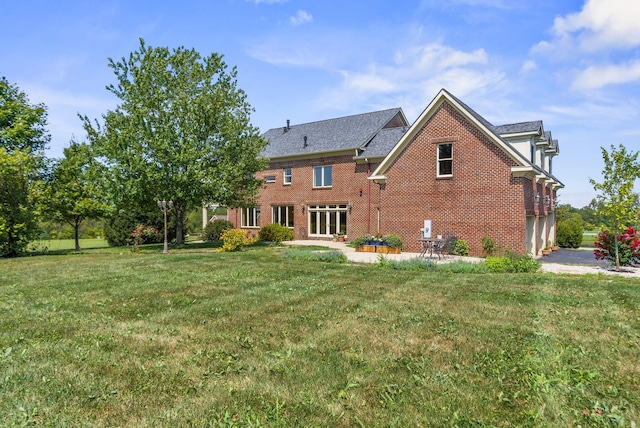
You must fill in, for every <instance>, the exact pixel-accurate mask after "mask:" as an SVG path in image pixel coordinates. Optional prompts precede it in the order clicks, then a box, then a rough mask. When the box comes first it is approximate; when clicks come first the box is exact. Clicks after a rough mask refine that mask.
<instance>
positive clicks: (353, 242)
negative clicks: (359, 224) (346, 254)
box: [351, 235, 367, 247]
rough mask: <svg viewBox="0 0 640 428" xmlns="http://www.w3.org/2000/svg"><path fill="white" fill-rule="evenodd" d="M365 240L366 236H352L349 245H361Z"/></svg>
mask: <svg viewBox="0 0 640 428" xmlns="http://www.w3.org/2000/svg"><path fill="white" fill-rule="evenodd" d="M365 242H367V238H366V236H364V235H362V236H358V237H357V238H354V239H352V240H351V245H352V246H353V247H361V246H363V245H364V243H365Z"/></svg>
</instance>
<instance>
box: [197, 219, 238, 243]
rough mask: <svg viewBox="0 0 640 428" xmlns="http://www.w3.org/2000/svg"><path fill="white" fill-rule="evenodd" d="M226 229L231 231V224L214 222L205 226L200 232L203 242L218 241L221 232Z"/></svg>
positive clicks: (228, 222)
mask: <svg viewBox="0 0 640 428" xmlns="http://www.w3.org/2000/svg"><path fill="white" fill-rule="evenodd" d="M228 229H233V223H231V222H230V221H228V220H214V221H212V222H210V223H208V224H207V226H206V227H205V228H204V229H203V230H202V240H203V241H207V242H210V241H219V240H220V236H221V235H222V232H224V231H225V230H228Z"/></svg>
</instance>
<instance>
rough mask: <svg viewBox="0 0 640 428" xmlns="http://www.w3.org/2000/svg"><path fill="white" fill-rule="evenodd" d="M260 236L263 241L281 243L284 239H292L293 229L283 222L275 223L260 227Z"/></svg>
mask: <svg viewBox="0 0 640 428" xmlns="http://www.w3.org/2000/svg"><path fill="white" fill-rule="evenodd" d="M258 237H259V238H260V240H261V241H269V242H276V243H278V244H279V243H280V242H282V241H292V240H293V231H292V230H291V229H289V228H287V227H285V226H283V225H281V224H278V223H273V224H268V225H266V226H264V227H263V228H262V229H260V232H258Z"/></svg>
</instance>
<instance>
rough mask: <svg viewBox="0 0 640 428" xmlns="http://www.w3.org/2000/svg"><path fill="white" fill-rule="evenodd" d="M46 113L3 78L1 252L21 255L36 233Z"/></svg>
mask: <svg viewBox="0 0 640 428" xmlns="http://www.w3.org/2000/svg"><path fill="white" fill-rule="evenodd" d="M46 124H47V110H46V108H45V107H44V105H43V104H36V105H32V104H30V102H29V99H28V97H27V95H26V94H25V93H24V92H22V91H20V89H18V87H17V86H15V85H12V84H10V83H9V82H8V81H7V79H6V78H5V77H0V253H1V254H2V255H3V256H5V257H13V256H16V255H18V254H20V253H21V252H22V251H23V250H24V249H25V248H26V246H27V244H28V243H29V241H30V240H32V239H33V238H34V236H35V234H36V231H37V223H36V221H35V196H36V195H37V194H39V193H40V190H41V186H40V184H41V183H42V182H41V176H42V173H43V171H44V165H45V163H44V154H43V150H44V149H45V146H46V145H47V143H48V142H49V140H50V136H49V134H47V132H46V129H45V128H46Z"/></svg>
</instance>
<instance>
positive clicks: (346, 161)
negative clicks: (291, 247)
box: [229, 89, 563, 255]
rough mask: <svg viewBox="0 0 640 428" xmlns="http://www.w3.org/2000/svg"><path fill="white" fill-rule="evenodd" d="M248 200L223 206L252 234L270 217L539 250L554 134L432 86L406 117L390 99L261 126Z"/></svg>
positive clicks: (550, 187)
mask: <svg viewBox="0 0 640 428" xmlns="http://www.w3.org/2000/svg"><path fill="white" fill-rule="evenodd" d="M263 137H264V138H265V139H266V140H267V141H268V142H269V144H268V145H267V147H266V148H265V149H264V151H263V155H264V156H265V157H267V158H268V159H269V169H267V170H265V171H262V172H261V173H260V174H259V175H258V178H261V179H263V180H264V186H263V189H262V190H261V192H260V194H259V197H258V206H256V207H250V208H237V209H230V210H229V220H231V221H232V222H233V223H234V224H235V226H236V227H239V228H243V229H247V230H249V231H251V232H252V233H255V232H257V231H258V230H259V229H260V227H262V226H264V225H266V224H270V223H281V224H283V225H285V226H287V227H290V228H292V230H293V231H294V234H295V237H296V239H331V238H332V237H333V235H336V234H346V235H347V236H348V238H354V237H356V236H360V235H363V234H365V233H371V234H377V233H382V234H386V233H397V234H398V235H400V236H401V237H402V239H403V241H404V249H405V251H416V252H417V251H419V250H420V245H419V242H418V241H417V238H418V236H419V234H420V229H421V228H422V227H423V225H424V221H425V220H430V221H431V228H432V233H433V234H434V235H454V236H456V237H457V238H458V239H463V240H465V241H466V242H467V243H468V245H469V248H470V251H471V254H472V255H480V254H481V253H482V237H483V236H485V235H486V236H489V237H491V238H493V239H494V240H495V242H496V243H497V244H499V245H504V246H508V247H509V248H511V249H513V250H514V251H517V252H520V253H525V252H526V253H529V254H532V255H539V254H540V251H541V250H542V248H544V247H546V246H547V245H548V244H549V243H551V242H553V241H554V240H555V205H554V204H555V200H556V191H557V190H558V189H559V188H562V187H563V185H562V183H561V182H560V181H558V180H557V179H556V178H555V177H554V176H553V174H552V160H553V157H554V156H556V155H557V154H558V153H559V149H558V142H557V140H554V139H552V136H551V133H550V132H548V131H545V130H544V128H543V125H542V122H541V121H534V122H522V123H516V124H509V125H502V126H493V125H492V124H490V123H489V122H488V121H487V120H485V119H484V118H483V117H482V116H480V115H479V114H477V113H476V112H475V111H473V110H472V109H471V108H469V107H468V106H467V105H465V104H464V103H463V102H462V101H460V100H459V99H457V98H456V97H454V96H453V95H452V94H451V93H449V92H448V91H446V90H444V89H443V90H441V91H440V92H439V93H438V95H437V96H436V97H435V98H434V99H433V100H432V101H431V103H430V104H429V105H428V106H427V108H426V109H425V110H424V111H423V112H422V114H421V115H420V116H419V117H418V119H417V120H416V121H415V122H414V123H413V124H411V125H409V124H408V122H407V119H406V118H405V116H404V113H403V112H402V110H401V109H400V108H395V109H389V110H383V111H377V112H373V113H365V114H360V115H354V116H347V117H341V118H337V119H330V120H324V121H319V122H312V123H306V124H301V125H293V126H291V125H290V124H289V123H288V121H287V125H286V126H284V127H281V128H275V129H271V130H269V131H267V132H266V133H265V134H264V136H263Z"/></svg>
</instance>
